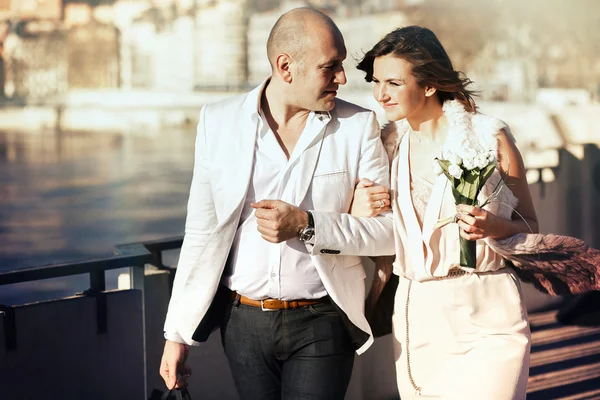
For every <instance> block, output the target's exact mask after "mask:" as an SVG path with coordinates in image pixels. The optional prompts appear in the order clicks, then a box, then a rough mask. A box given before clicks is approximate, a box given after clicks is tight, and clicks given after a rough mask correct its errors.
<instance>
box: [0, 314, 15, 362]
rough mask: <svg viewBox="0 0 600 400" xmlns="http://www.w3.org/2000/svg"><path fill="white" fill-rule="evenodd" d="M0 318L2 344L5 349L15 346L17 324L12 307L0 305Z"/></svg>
mask: <svg viewBox="0 0 600 400" xmlns="http://www.w3.org/2000/svg"><path fill="white" fill-rule="evenodd" d="M0 318H2V319H3V320H4V346H5V348H6V351H11V350H15V349H16V348H17V325H16V323H15V309H14V307H7V306H3V305H0Z"/></svg>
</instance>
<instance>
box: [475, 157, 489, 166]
mask: <svg viewBox="0 0 600 400" xmlns="http://www.w3.org/2000/svg"><path fill="white" fill-rule="evenodd" d="M488 164H489V163H488V159H487V156H486V155H485V154H483V153H481V154H477V157H476V158H475V165H477V168H479V169H484V168H485V167H487V166H488Z"/></svg>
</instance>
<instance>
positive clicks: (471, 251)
mask: <svg viewBox="0 0 600 400" xmlns="http://www.w3.org/2000/svg"><path fill="white" fill-rule="evenodd" d="M459 229H460V228H459ZM459 240H460V266H461V267H468V268H475V267H476V261H477V242H476V241H475V240H467V239H465V238H463V237H462V236H461V237H460V238H459Z"/></svg>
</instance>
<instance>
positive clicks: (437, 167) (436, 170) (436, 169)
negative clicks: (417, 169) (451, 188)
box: [433, 160, 444, 176]
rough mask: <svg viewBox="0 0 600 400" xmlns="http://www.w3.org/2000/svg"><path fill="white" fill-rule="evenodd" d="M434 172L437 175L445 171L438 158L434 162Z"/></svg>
mask: <svg viewBox="0 0 600 400" xmlns="http://www.w3.org/2000/svg"><path fill="white" fill-rule="evenodd" d="M433 172H434V173H435V175H436V176H437V175H441V174H442V173H443V172H444V170H443V168H442V166H441V165H440V163H439V162H438V161H437V160H435V161H434V162H433Z"/></svg>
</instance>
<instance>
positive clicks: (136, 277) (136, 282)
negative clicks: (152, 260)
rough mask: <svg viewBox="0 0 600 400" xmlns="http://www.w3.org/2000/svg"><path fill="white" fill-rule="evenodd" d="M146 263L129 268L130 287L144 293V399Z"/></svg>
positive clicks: (146, 390) (145, 392) (145, 391)
mask: <svg viewBox="0 0 600 400" xmlns="http://www.w3.org/2000/svg"><path fill="white" fill-rule="evenodd" d="M145 267H146V266H145V264H142V265H136V266H133V267H131V268H129V283H130V284H129V287H130V288H131V289H137V290H139V291H140V292H141V293H142V348H143V352H142V354H143V355H144V399H147V398H148V374H147V370H148V360H147V355H146V351H147V349H146V293H145V292H146V291H145V284H144V276H145V273H144V271H145V269H146V268H145Z"/></svg>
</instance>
